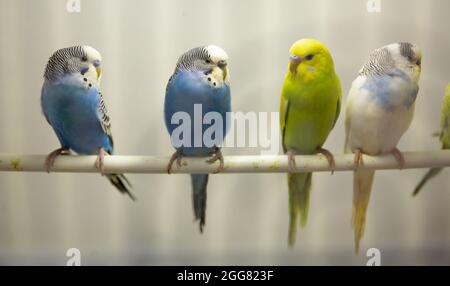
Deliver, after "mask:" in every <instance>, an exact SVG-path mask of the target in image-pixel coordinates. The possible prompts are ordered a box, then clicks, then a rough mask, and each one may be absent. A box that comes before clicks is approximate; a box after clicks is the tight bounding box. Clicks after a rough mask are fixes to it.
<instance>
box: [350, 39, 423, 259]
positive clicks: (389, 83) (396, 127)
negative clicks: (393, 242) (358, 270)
mask: <svg viewBox="0 0 450 286" xmlns="http://www.w3.org/2000/svg"><path fill="white" fill-rule="evenodd" d="M421 59H422V53H421V50H420V49H419V48H418V47H417V46H416V45H413V44H411V43H395V44H390V45H387V46H384V47H382V48H379V49H377V50H375V51H374V52H373V53H372V54H371V55H370V57H369V60H368V62H367V63H366V64H365V65H364V66H363V68H362V69H361V70H360V71H359V75H358V77H357V78H356V79H355V80H354V81H353V83H352V87H351V89H350V91H349V94H348V98H347V109H346V119H345V128H346V142H345V148H346V152H353V153H355V165H356V170H355V172H354V177H353V214H352V225H353V228H354V232H355V250H356V251H358V250H359V243H360V240H361V238H362V236H363V234H364V227H365V221H366V211H367V207H368V204H369V199H370V192H371V188H372V182H373V178H374V174H375V172H374V171H373V170H361V169H359V170H358V166H360V165H362V164H363V157H362V154H368V155H379V154H387V153H391V154H393V156H394V157H395V158H396V160H397V162H398V163H399V167H400V168H402V167H403V166H404V158H403V155H402V153H401V152H400V151H399V150H398V149H397V144H398V142H399V140H400V138H401V137H402V135H403V134H404V133H405V132H406V130H407V129H408V127H409V125H410V124H411V121H412V119H413V115H414V103H415V100H416V96H417V93H418V91H419V77H420V71H421Z"/></svg>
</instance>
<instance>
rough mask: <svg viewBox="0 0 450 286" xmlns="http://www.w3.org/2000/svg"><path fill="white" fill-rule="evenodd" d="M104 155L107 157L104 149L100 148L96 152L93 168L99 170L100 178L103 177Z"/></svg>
mask: <svg viewBox="0 0 450 286" xmlns="http://www.w3.org/2000/svg"><path fill="white" fill-rule="evenodd" d="M105 155H108V153H107V152H106V151H105V149H103V148H100V149H99V150H98V156H97V159H96V160H95V167H97V169H99V170H100V173H101V174H102V176H104V175H105Z"/></svg>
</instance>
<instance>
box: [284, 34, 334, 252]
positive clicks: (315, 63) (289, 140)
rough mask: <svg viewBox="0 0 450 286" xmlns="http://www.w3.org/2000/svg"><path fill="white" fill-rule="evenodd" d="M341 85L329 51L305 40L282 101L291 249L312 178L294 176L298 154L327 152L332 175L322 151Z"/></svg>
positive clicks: (297, 46)
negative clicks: (288, 168)
mask: <svg viewBox="0 0 450 286" xmlns="http://www.w3.org/2000/svg"><path fill="white" fill-rule="evenodd" d="M341 96H342V91H341V83H340V80H339V77H338V75H337V74H336V72H335V70H334V63H333V59H332V57H331V55H330V52H329V51H328V49H327V48H326V47H325V45H323V44H322V43H321V42H319V41H317V40H314V39H302V40H299V41H297V42H295V43H294V44H293V45H292V47H291V49H290V62H289V67H288V71H287V74H286V76H285V79H284V84H283V89H282V94H281V102H280V125H281V132H282V140H283V150H284V152H285V153H287V154H288V157H289V166H290V169H291V171H292V173H289V174H288V188H289V215H290V224H289V236H288V237H289V238H288V243H289V246H291V247H292V246H293V245H294V243H295V238H296V230H297V217H298V216H300V226H302V227H304V226H305V225H306V221H307V217H308V208H309V196H310V191H311V177H312V173H294V171H295V157H294V156H295V155H296V154H316V153H322V154H323V155H325V156H326V158H327V160H328V162H329V164H330V166H331V168H332V170H333V169H334V159H333V156H332V154H331V153H330V152H329V151H327V150H326V149H323V148H322V146H323V144H324V143H325V140H326V139H327V137H328V134H329V133H330V132H331V130H332V129H333V127H334V125H335V123H336V121H337V118H338V116H339V112H340V108H341Z"/></svg>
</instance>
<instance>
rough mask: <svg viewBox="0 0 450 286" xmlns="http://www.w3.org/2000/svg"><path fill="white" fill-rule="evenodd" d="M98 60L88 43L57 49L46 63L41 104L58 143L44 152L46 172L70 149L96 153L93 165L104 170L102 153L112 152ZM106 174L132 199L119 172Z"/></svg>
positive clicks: (96, 54) (126, 181)
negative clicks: (49, 150)
mask: <svg viewBox="0 0 450 286" xmlns="http://www.w3.org/2000/svg"><path fill="white" fill-rule="evenodd" d="M101 64H102V58H101V55H100V53H99V52H98V51H97V50H95V49H94V48H92V47H89V46H73V47H68V48H63V49H60V50H57V51H56V52H55V53H53V55H52V56H51V57H50V59H49V61H48V63H47V66H46V69H45V73H44V78H45V81H44V85H43V86H42V93H41V106H42V111H43V113H44V115H45V118H46V119H47V121H48V123H49V124H50V125H51V126H52V127H53V130H54V131H55V133H56V136H57V137H58V139H59V142H60V144H61V147H60V148H58V149H56V150H55V151H53V152H51V153H50V154H49V155H48V156H47V160H46V162H45V165H46V168H47V171H48V172H49V171H50V170H51V167H52V166H53V164H54V161H55V159H56V157H57V156H59V155H61V154H67V153H69V152H70V150H73V151H75V152H76V153H78V154H83V155H94V154H95V155H98V157H97V161H96V166H97V168H99V169H100V171H101V173H102V175H103V174H104V166H103V160H104V156H105V155H106V154H112V153H113V139H112V134H111V123H110V121H109V116H108V114H107V110H106V107H105V103H104V101H103V96H102V94H101V92H100V79H101V71H102V69H101ZM106 177H107V178H108V179H109V181H110V182H111V183H112V184H113V185H114V186H115V187H116V188H117V189H118V190H119V191H120V192H121V193H123V194H127V195H128V196H130V198H131V199H133V200H134V199H135V197H134V196H133V195H132V194H131V192H130V190H129V187H130V184H129V182H128V180H127V178H126V177H125V176H124V175H123V174H106Z"/></svg>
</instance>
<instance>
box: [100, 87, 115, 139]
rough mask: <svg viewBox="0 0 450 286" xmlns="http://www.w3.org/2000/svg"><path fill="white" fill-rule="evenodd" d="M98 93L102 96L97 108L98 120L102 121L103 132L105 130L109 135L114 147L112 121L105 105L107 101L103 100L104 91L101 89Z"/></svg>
mask: <svg viewBox="0 0 450 286" xmlns="http://www.w3.org/2000/svg"><path fill="white" fill-rule="evenodd" d="M98 94H99V96H100V102H99V104H98V109H97V115H98V120H99V121H100V125H101V126H102V129H103V132H105V133H106V134H107V135H108V137H109V140H110V141H111V147H113V139H112V133H111V122H110V119H109V116H108V110H107V109H106V105H105V101H104V100H103V95H102V93H101V92H100V91H99V92H98Z"/></svg>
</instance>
